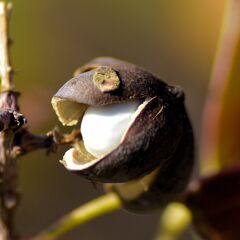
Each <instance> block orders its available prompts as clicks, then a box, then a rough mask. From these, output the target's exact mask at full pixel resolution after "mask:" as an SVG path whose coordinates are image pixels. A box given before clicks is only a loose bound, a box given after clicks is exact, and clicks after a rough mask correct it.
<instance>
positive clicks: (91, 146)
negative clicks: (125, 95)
mask: <svg viewBox="0 0 240 240" xmlns="http://www.w3.org/2000/svg"><path fill="white" fill-rule="evenodd" d="M140 104H141V101H139V100H134V101H130V102H125V103H119V104H112V105H107V106H102V107H89V108H88V109H87V111H86V112H85V114H84V116H83V119H82V123H81V133H82V137H83V141H84V145H85V148H86V149H87V151H88V152H90V153H91V154H92V155H94V156H95V157H101V156H103V155H106V154H107V153H109V152H111V151H112V150H113V149H114V148H116V147H117V146H118V145H119V144H120V142H121V139H122V137H123V135H124V133H125V132H126V130H127V129H128V127H129V126H130V125H131V122H132V118H133V116H134V113H135V112H136V110H137V108H138V106H139V105H140Z"/></svg>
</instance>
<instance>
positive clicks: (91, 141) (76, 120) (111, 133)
mask: <svg viewBox="0 0 240 240" xmlns="http://www.w3.org/2000/svg"><path fill="white" fill-rule="evenodd" d="M149 101H150V100H149V99H145V101H142V100H132V101H126V102H123V103H118V104H111V105H105V106H101V107H94V106H88V105H85V104H81V103H76V102H72V101H69V100H65V99H60V98H59V99H58V98H55V99H54V100H53V101H52V103H53V106H54V109H55V111H56V113H57V115H58V117H59V119H60V121H61V122H62V123H63V125H67V126H72V125H76V124H80V126H81V134H82V139H81V140H80V141H79V142H77V143H76V144H75V145H74V148H71V149H69V150H68V151H67V152H66V153H65V155H64V156H63V160H62V161H61V163H63V164H64V166H65V167H66V168H67V169H68V170H72V171H81V170H84V169H87V168H88V167H90V166H92V165H94V164H95V163H97V162H98V161H101V160H102V159H103V158H104V157H105V156H107V155H108V154H110V153H111V152H112V151H114V149H116V148H117V147H118V146H119V145H121V143H122V142H123V140H124V138H125V136H126V134H127V132H128V130H129V129H130V127H131V126H132V125H133V124H134V121H135V119H136V117H137V116H138V115H139V114H140V112H141V111H142V109H143V108H144V107H145V106H146V104H147V103H148V102H149Z"/></svg>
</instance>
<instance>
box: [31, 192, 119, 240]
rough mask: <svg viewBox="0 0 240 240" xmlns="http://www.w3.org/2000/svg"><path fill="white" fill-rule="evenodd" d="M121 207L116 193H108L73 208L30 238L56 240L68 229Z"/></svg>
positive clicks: (32, 239) (33, 239) (34, 239)
mask: <svg viewBox="0 0 240 240" xmlns="http://www.w3.org/2000/svg"><path fill="white" fill-rule="evenodd" d="M120 207H121V201H120V199H119V197H118V196H117V195H116V194H115V193H108V194H106V195H104V196H101V197H99V198H97V199H94V200H92V201H90V202H88V203H86V204H84V205H82V206H80V207H79V208H77V209H75V210H73V211H72V212H70V213H69V214H67V215H66V216H64V217H62V218H61V219H60V220H59V221H57V222H56V223H55V224H53V225H52V226H51V227H50V228H48V229H46V230H45V231H43V232H42V233H40V234H39V235H37V236H35V237H33V238H31V239H30V240H54V239H57V238H58V237H60V236H61V235H63V234H65V233H67V232H68V231H70V230H72V229H74V228H75V227H78V226H79V225H81V224H83V223H86V222H88V221H90V220H92V219H94V218H97V217H99V216H102V215H104V214H106V213H109V212H112V211H115V210H117V209H119V208H120Z"/></svg>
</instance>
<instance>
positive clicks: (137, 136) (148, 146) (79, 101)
mask: <svg viewBox="0 0 240 240" xmlns="http://www.w3.org/2000/svg"><path fill="white" fill-rule="evenodd" d="M136 100H137V101H140V102H141V104H140V105H139V106H138V108H137V110H136V112H135V113H134V114H133V116H132V120H131V123H130V125H129V126H128V127H127V129H126V131H125V133H124V135H123V136H122V138H121V141H120V143H119V145H118V146H116V147H115V148H114V149H112V150H111V151H110V152H108V153H106V154H105V155H103V156H100V157H95V156H93V155H92V154H90V153H89V152H88V151H87V150H86V147H85V146H84V142H83V141H79V142H77V143H76V145H75V147H74V148H73V149H71V151H69V152H67V153H66V154H65V157H64V159H63V163H64V165H65V167H66V168H68V169H69V170H72V171H74V172H75V173H77V174H79V175H81V176H84V177H85V178H87V179H89V180H91V181H97V182H104V183H113V185H112V184H111V189H112V190H114V191H116V192H118V193H119V195H120V197H121V198H122V199H123V201H124V202H125V205H126V207H127V208H129V209H132V210H135V211H139V210H141V209H143V210H145V209H152V208H156V207H158V206H159V205H161V204H163V203H165V202H167V201H169V200H170V199H172V198H173V197H175V196H176V194H178V193H179V192H180V191H182V190H183V188H184V187H185V185H186V183H187V181H188V178H189V175H190V173H191V168H192V163H193V135H192V128H191V125H190V123H189V120H188V117H187V114H186V111H185V107H184V94H183V92H182V91H181V90H180V89H179V88H177V87H173V86H169V85H167V84H166V83H164V82H163V81H161V80H159V78H157V77H156V76H154V75H153V74H151V73H149V72H148V71H146V70H144V69H142V68H140V67H137V66H135V65H133V64H130V63H126V62H123V61H120V60H117V59H113V58H97V59H94V60H93V61H91V62H90V63H88V64H86V65H85V66H84V67H82V68H80V69H79V70H78V71H77V73H76V76H75V77H74V78H72V79H71V80H69V81H68V82H67V83H65V84H64V85H63V86H62V87H61V88H60V90H59V91H58V92H57V93H56V94H55V95H54V97H53V99H52V105H53V108H54V110H55V112H56V114H57V115H58V117H59V120H60V121H61V122H62V123H63V124H64V125H69V126H71V125H75V124H77V123H81V121H82V118H83V115H84V113H85V112H86V109H88V108H89V107H97V108H101V107H106V106H111V105H112V106H114V104H122V103H128V102H131V101H136ZM103 124H104V123H103ZM99 128H101V126H99ZM113 134H114V133H113ZM139 183H140V185H141V186H140V185H139ZM135 184H136V186H135ZM138 185H139V186H140V187H139V186H138ZM135 190H136V191H135ZM149 199H155V200H154V201H152V200H151V201H149Z"/></svg>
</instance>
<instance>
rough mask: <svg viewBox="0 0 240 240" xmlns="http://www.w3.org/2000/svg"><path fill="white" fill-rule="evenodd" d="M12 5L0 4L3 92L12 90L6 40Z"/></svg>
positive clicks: (0, 69) (0, 52)
mask: <svg viewBox="0 0 240 240" xmlns="http://www.w3.org/2000/svg"><path fill="white" fill-rule="evenodd" d="M11 9H12V5H11V4H9V3H8V4H6V3H4V2H0V61H1V64H0V73H1V79H2V82H1V85H2V88H1V89H2V92H3V91H11V90H13V88H14V84H13V81H12V68H11V65H10V59H9V50H8V45H9V39H8V30H9V27H8V21H9V18H10V13H11Z"/></svg>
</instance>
